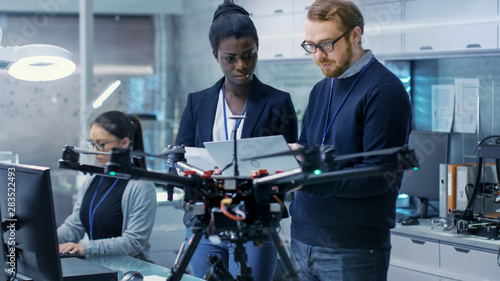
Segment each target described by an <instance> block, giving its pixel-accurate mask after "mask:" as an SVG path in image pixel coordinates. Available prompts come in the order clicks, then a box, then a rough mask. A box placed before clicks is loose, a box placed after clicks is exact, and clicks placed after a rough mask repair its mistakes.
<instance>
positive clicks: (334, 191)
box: [290, 60, 411, 249]
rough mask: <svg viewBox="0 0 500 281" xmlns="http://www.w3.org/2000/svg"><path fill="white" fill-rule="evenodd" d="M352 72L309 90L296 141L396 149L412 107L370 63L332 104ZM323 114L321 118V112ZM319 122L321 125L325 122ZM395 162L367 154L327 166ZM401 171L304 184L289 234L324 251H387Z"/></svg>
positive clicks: (397, 85) (339, 151)
mask: <svg viewBox="0 0 500 281" xmlns="http://www.w3.org/2000/svg"><path fill="white" fill-rule="evenodd" d="M358 75H359V72H358V73H356V74H354V75H353V76H351V77H347V78H344V79H334V81H333V87H332V90H333V91H332V93H333V94H332V99H331V104H329V103H328V101H329V97H330V86H331V81H332V78H324V79H323V80H321V81H320V82H318V83H317V84H316V85H315V86H314V88H313V89H312V91H311V94H310V97H309V104H308V106H307V111H306V117H305V120H304V126H303V128H302V132H301V135H300V138H299V143H300V144H302V145H304V146H317V145H320V144H321V142H322V139H323V134H324V131H325V127H328V124H329V123H330V122H331V120H332V116H333V115H334V114H335V112H336V111H337V110H338V114H337V116H336V118H335V120H334V122H333V124H332V125H331V128H330V129H329V130H328V131H327V134H326V139H325V144H327V145H332V144H333V145H334V146H335V149H336V155H346V154H352V153H359V152H366V151H377V150H380V149H385V148H391V147H401V146H403V145H405V144H406V143H407V138H408V135H409V132H410V130H411V104H410V101H409V97H408V94H407V92H406V90H405V88H404V86H403V84H402V83H401V81H400V80H399V79H398V78H397V77H396V76H395V75H394V74H393V73H392V72H390V71H389V70H388V69H387V68H386V67H385V66H383V65H382V64H381V63H380V62H379V61H378V60H374V61H373V62H372V63H371V64H370V65H369V66H368V67H367V68H366V71H365V72H364V73H363V74H362V75H361V76H360V77H359V79H358V80H357V82H356V83H355V85H354V87H353V89H352V91H351V92H350V94H349V95H348V97H347V99H346V100H345V103H344V104H343V106H342V107H341V108H340V109H339V105H340V104H341V103H342V100H343V99H344V97H345V96H346V94H347V92H348V91H349V89H350V88H351V86H352V85H353V83H354V81H355V80H356V78H357V76H358ZM327 111H330V112H329V117H328V120H325V119H326V115H327V114H326V112H327ZM325 123H326V126H325ZM394 161H396V158H395V157H394V156H390V157H389V156H370V157H365V158H355V159H348V160H345V161H342V162H341V163H339V164H338V165H337V166H335V167H333V168H331V169H330V170H350V169H356V168H362V167H373V166H378V165H381V164H384V163H391V162H394ZM400 179H401V174H398V175H396V174H395V173H391V174H390V175H381V176H372V177H358V178H354V179H348V180H340V181H331V182H328V183H325V184H314V185H304V187H303V188H302V189H300V190H299V191H297V192H296V196H295V199H294V201H293V202H292V205H291V208H290V214H291V216H292V232H291V234H292V237H293V238H294V239H297V240H299V241H301V242H303V243H306V244H309V245H314V246H322V247H330V248H358V249H389V248H390V247H391V246H390V231H389V230H390V229H391V228H393V227H394V225H395V221H394V220H395V210H396V199H397V197H398V194H399V187H400V182H401V181H400Z"/></svg>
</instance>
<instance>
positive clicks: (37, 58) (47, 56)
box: [0, 29, 76, 81]
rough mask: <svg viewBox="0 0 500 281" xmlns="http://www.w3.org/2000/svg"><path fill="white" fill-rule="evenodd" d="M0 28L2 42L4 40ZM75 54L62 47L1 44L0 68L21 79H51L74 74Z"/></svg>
mask: <svg viewBox="0 0 500 281" xmlns="http://www.w3.org/2000/svg"><path fill="white" fill-rule="evenodd" d="M1 34H2V31H1V29H0V42H1V40H2V35H1ZM73 60H74V59H73V55H72V54H71V53H70V52H69V51H67V50H66V49H63V48H61V47H57V46H53V45H45V44H32V45H24V46H17V47H1V46H0V69H6V70H8V73H9V74H10V75H11V76H13V77H15V78H17V79H21V80H27V81H51V80H56V79H61V78H64V77H66V76H68V75H70V74H72V73H73V72H74V71H75V69H76V65H75V63H74V62H73Z"/></svg>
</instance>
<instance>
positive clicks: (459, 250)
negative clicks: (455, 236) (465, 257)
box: [453, 247, 470, 254]
mask: <svg viewBox="0 0 500 281" xmlns="http://www.w3.org/2000/svg"><path fill="white" fill-rule="evenodd" d="M453 248H455V251H457V252H459V253H464V254H468V253H469V252H470V250H468V249H462V248H457V247H453Z"/></svg>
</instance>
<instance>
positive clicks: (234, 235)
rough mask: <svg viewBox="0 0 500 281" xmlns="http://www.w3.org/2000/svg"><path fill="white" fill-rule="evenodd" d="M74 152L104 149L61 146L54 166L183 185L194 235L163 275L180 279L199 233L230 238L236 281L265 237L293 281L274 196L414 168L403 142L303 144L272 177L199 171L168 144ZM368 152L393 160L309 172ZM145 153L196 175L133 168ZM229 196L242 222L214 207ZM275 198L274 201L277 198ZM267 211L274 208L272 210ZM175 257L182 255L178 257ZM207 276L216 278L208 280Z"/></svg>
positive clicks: (244, 275)
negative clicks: (154, 151) (350, 146)
mask: <svg viewBox="0 0 500 281" xmlns="http://www.w3.org/2000/svg"><path fill="white" fill-rule="evenodd" d="M79 153H88V154H94V153H106V152H96V151H91V150H83V149H79V148H75V147H72V146H66V147H65V149H64V150H63V154H62V159H61V160H59V167H60V168H64V169H72V170H77V171H81V172H83V173H88V174H98V175H105V176H112V177H120V178H126V179H143V180H150V181H153V182H155V183H163V184H167V185H168V186H176V187H179V188H182V189H184V192H185V198H184V201H185V203H186V206H187V207H188V208H197V212H195V215H196V218H197V220H196V222H195V224H194V226H192V227H191V228H190V230H191V231H192V233H193V237H192V239H191V241H190V243H189V245H188V247H187V249H186V251H185V252H184V254H183V255H182V251H181V252H179V256H178V257H177V259H176V262H175V263H174V265H173V267H172V269H171V272H170V275H169V276H168V277H167V281H178V280H181V278H182V276H183V274H184V272H185V270H186V268H187V266H188V264H189V261H190V259H191V257H192V255H193V254H194V251H195V250H196V247H197V245H198V244H199V242H200V240H201V238H202V237H203V235H204V234H205V235H207V236H208V235H210V234H212V235H217V236H219V237H220V238H221V240H229V241H231V242H233V243H234V244H235V245H236V248H235V260H236V261H237V262H239V263H240V272H239V275H238V276H237V279H236V280H239V281H240V280H241V281H243V280H253V279H252V277H251V269H250V268H249V267H247V266H246V253H245V248H244V246H243V244H244V243H245V242H247V241H254V242H255V243H260V242H263V241H264V240H266V239H270V240H271V241H272V243H273V245H274V247H275V249H276V251H277V253H278V256H279V261H280V263H281V267H282V269H283V273H284V275H285V276H286V278H287V280H290V281H298V280H299V279H298V276H297V270H296V269H295V266H294V264H293V262H292V260H291V258H290V257H289V255H288V253H287V251H286V249H285V248H284V245H283V243H282V242H281V240H280V238H279V235H278V233H277V230H276V229H277V227H278V226H279V221H280V219H281V211H282V210H281V209H279V208H278V209H279V210H278V211H276V208H271V205H274V206H276V204H279V203H274V202H272V201H273V197H274V196H275V195H277V194H284V193H285V192H288V191H290V190H292V189H293V188H296V187H298V186H301V185H303V184H315V183H326V182H332V181H339V180H344V179H349V178H358V177H370V176H378V175H384V174H387V173H393V174H394V175H395V174H397V173H396V172H399V171H403V170H405V169H413V168H416V167H418V163H417V160H416V159H415V155H414V151H413V150H410V149H408V147H407V146H403V147H396V148H389V149H383V150H379V151H373V152H367V153H357V154H351V155H343V156H337V157H335V156H334V155H333V153H332V150H328V149H327V150H324V149H322V148H318V147H308V148H304V149H302V150H301V151H299V152H297V151H295V152H293V153H295V154H298V153H300V154H301V155H302V157H303V161H302V162H301V168H297V169H294V170H290V171H286V172H283V173H279V174H274V175H262V176H260V177H255V178H249V177H241V176H233V177H227V176H217V175H215V176H212V175H207V174H205V173H204V172H203V171H202V170H200V169H197V168H196V167H193V166H190V165H189V164H188V163H187V162H186V159H185V158H184V153H185V150H184V147H182V146H181V147H172V146H169V147H168V149H167V150H166V151H164V153H162V154H160V155H151V154H146V153H144V152H135V151H131V150H130V149H118V148H113V149H112V151H111V152H110V153H107V154H109V155H110V160H109V162H108V163H107V165H106V166H105V167H96V166H91V165H84V164H80V163H79ZM286 153H290V152H286ZM283 154H285V153H283ZM372 155H397V161H395V162H394V163H388V164H386V165H381V166H373V167H365V168H357V169H350V170H346V171H344V170H339V171H330V172H323V173H321V174H316V173H314V171H315V170H318V169H319V170H327V168H328V166H329V165H330V164H332V163H334V162H335V161H341V160H344V159H348V158H354V157H367V156H372ZM145 156H146V157H148V156H149V157H162V158H165V159H168V161H170V164H175V165H170V166H172V167H173V166H180V167H182V168H183V169H184V170H191V171H195V173H194V174H190V175H189V176H179V175H177V174H172V173H157V172H150V171H145V170H142V169H139V168H136V167H134V166H132V164H131V161H130V159H131V157H145ZM272 156H276V155H268V156H266V157H272ZM243 160H245V159H243ZM243 160H242V161H243ZM325 162H327V163H325ZM228 197H230V198H232V200H233V201H234V203H235V205H238V204H240V205H241V204H244V205H245V206H244V207H245V208H247V209H246V211H247V212H248V214H249V216H248V218H246V219H245V220H242V221H230V220H229V222H228V220H227V219H224V215H221V214H220V212H219V211H220V210H219V208H218V207H219V206H220V207H221V208H222V207H223V205H224V204H222V202H221V201H222V200H223V199H224V198H228ZM277 201H278V202H279V200H277ZM200 203H201V204H200ZM281 204H282V203H281ZM200 206H201V207H200ZM271 209H273V210H274V211H271ZM221 217H222V219H221ZM180 255H182V258H181V257H180ZM208 262H209V264H211V265H212V266H215V265H218V264H220V263H219V262H218V261H217V259H216V258H214V257H210V258H209V261H208ZM222 271H223V272H222V273H220V268H219V271H217V270H215V271H214V272H212V273H211V274H213V276H212V277H213V278H216V275H217V274H224V271H225V272H226V273H227V269H223V270H222ZM219 276H220V275H219ZM226 276H230V275H226ZM207 280H217V279H210V278H209V279H207ZM229 280H232V279H229Z"/></svg>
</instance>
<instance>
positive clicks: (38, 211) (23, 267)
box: [0, 162, 63, 281]
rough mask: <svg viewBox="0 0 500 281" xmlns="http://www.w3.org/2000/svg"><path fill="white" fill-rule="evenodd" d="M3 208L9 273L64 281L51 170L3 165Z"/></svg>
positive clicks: (0, 166)
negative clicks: (15, 272)
mask: <svg viewBox="0 0 500 281" xmlns="http://www.w3.org/2000/svg"><path fill="white" fill-rule="evenodd" d="M0 207H1V208H0V210H1V217H2V224H3V225H4V226H7V231H5V232H4V236H3V239H4V241H3V242H4V243H6V245H5V247H6V248H7V256H6V269H7V271H9V272H10V271H14V270H15V269H17V272H18V273H21V274H22V275H24V276H27V277H30V278H31V279H33V280H35V281H62V280H63V279H62V270H61V262H60V259H59V251H58V241H57V230H56V220H55V216H54V204H53V198H52V187H51V181H50V170H49V168H46V167H38V166H30V165H22V164H10V163H1V162H0ZM14 227H15V229H16V230H15V231H14V230H13V229H14ZM13 247H14V248H15V249H16V251H15V256H12V254H11V253H14V252H13V250H14V248H13ZM9 255H10V256H9ZM13 267H14V268H13Z"/></svg>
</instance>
